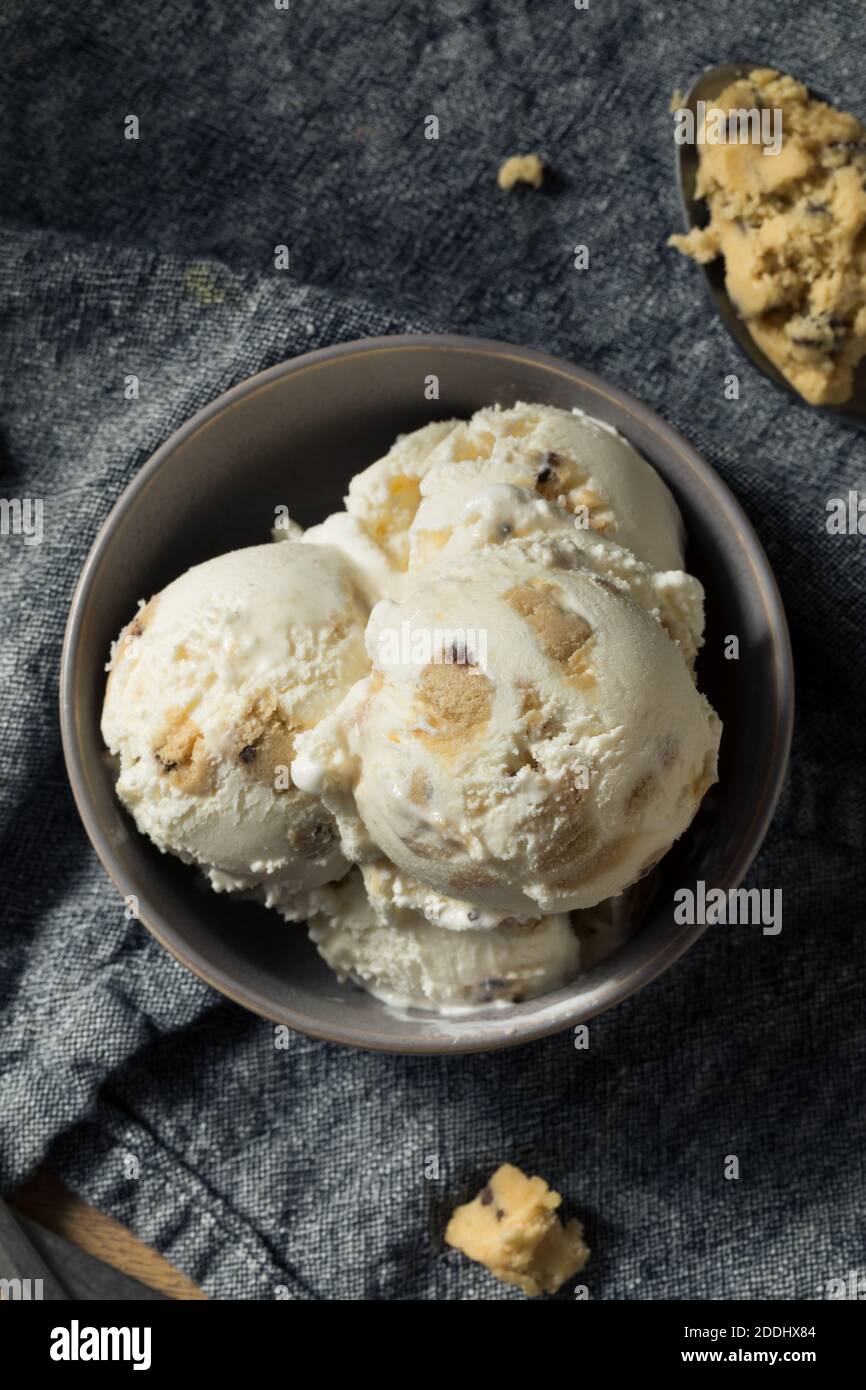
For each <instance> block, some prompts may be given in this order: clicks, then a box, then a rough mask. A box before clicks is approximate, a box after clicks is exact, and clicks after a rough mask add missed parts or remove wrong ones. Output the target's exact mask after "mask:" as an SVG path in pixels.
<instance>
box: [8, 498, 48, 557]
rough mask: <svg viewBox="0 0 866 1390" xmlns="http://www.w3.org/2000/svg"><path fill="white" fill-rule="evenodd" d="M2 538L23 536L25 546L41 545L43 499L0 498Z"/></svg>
mask: <svg viewBox="0 0 866 1390" xmlns="http://www.w3.org/2000/svg"><path fill="white" fill-rule="evenodd" d="M0 536H23V537H24V544H25V545H41V544H42V498H41V497H0Z"/></svg>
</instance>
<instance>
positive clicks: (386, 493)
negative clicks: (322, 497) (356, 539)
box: [345, 420, 459, 570]
mask: <svg viewBox="0 0 866 1390" xmlns="http://www.w3.org/2000/svg"><path fill="white" fill-rule="evenodd" d="M458 424H459V421H457V420H437V421H434V423H433V424H431V425H424V426H423V427H422V428H421V429H419V430H413V431H412V432H411V434H401V435H400V436H399V437H398V439H397V440H396V442H395V443H394V444H393V445H392V446H391V448H390V449H389V450H388V452H387V454H385V456H384V458H381V459H377V460H376V462H375V463H371V464H370V466H369V468H365V469H364V471H363V472H362V473H356V475H355V477H354V478H353V479H352V481H351V482H350V484H349V495H348V497H346V499H345V501H346V511H347V512H348V513H349V515H350V516H352V517H354V518H355V520H356V521H357V522H358V524H359V526H360V527H361V529H362V530H363V532H364V534H365V535H366V536H368V537H369V539H370V540H372V541H373V542H375V544H376V545H377V546H378V547H379V548H380V550H381V551H382V553H383V555H384V556H385V557H386V560H387V562H388V564H389V565H390V566H391V567H392V568H393V569H396V570H405V569H406V567H407V564H408V560H409V526H410V524H411V522H412V518H413V517H414V515H415V513H416V511H417V510H418V503H419V501H420V498H421V479H422V478H423V477H424V474H425V473H426V471H427V467H428V464H429V460H430V455H431V454H432V452H433V450H434V449H435V447H436V445H437V444H440V443H441V442H442V441H443V440H444V439H447V437H448V435H449V434H450V433H451V432H452V430H454V429H455V428H456V427H457V426H458Z"/></svg>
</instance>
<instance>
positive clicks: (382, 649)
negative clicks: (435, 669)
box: [378, 620, 487, 672]
mask: <svg viewBox="0 0 866 1390" xmlns="http://www.w3.org/2000/svg"><path fill="white" fill-rule="evenodd" d="M378 660H379V664H380V665H381V666H382V667H383V668H386V669H387V668H388V667H389V666H390V667H393V666H431V665H432V666H471V667H475V668H477V669H478V670H479V671H481V672H485V671H486V670H487V629H486V628H483V627H479V628H474V627H466V628H464V627H414V628H413V626H412V624H411V623H410V622H408V620H404V621H403V622H402V623H401V624H400V626H399V628H396V627H383V628H382V629H381V631H380V632H379V652H378Z"/></svg>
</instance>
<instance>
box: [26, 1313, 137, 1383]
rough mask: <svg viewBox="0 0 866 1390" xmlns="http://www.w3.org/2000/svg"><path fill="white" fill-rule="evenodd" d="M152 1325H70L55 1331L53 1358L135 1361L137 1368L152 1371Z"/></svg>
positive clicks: (50, 1349) (73, 1323)
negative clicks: (150, 1326)
mask: <svg viewBox="0 0 866 1390" xmlns="http://www.w3.org/2000/svg"><path fill="white" fill-rule="evenodd" d="M150 1339H151V1329H150V1328H149V1327H86V1326H85V1327H82V1326H81V1324H80V1323H79V1321H78V1319H77V1318H73V1319H72V1322H71V1323H70V1325H69V1327H54V1328H52V1330H51V1347H50V1348H49V1355H50V1357H51V1360H52V1361H131V1362H132V1363H133V1366H132V1369H133V1370H134V1371H149V1370H150Z"/></svg>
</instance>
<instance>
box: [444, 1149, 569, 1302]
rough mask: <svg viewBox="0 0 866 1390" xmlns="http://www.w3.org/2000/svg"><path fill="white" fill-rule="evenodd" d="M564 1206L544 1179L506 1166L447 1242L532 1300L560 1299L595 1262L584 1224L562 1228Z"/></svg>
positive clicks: (461, 1215) (456, 1221) (454, 1223)
mask: <svg viewBox="0 0 866 1390" xmlns="http://www.w3.org/2000/svg"><path fill="white" fill-rule="evenodd" d="M561 1202H562V1198H561V1197H560V1195H559V1193H558V1192H551V1190H550V1188H549V1187H548V1185H547V1183H546V1182H545V1181H544V1179H543V1178H528V1177H527V1176H526V1174H525V1173H523V1172H521V1170H520V1169H519V1168H515V1167H514V1166H513V1165H512V1164H511V1163H503V1165H502V1167H501V1168H497V1170H496V1172H495V1173H494V1174H493V1177H492V1178H491V1179H490V1181H489V1183H488V1184H487V1186H486V1187H483V1188H482V1189H481V1191H480V1192H479V1194H478V1196H477V1197H476V1198H475V1200H474V1201H472V1202H468V1203H467V1204H466V1205H465V1206H462V1207H458V1208H457V1210H456V1211H455V1213H454V1215H453V1216H452V1218H451V1220H450V1221H449V1223H448V1229H447V1230H446V1232H445V1240H446V1242H447V1244H448V1245H453V1246H454V1249H455V1250H461V1251H462V1252H463V1254H464V1255H468V1256H469V1258H470V1260H477V1261H478V1263H479V1264H483V1265H486V1266H487V1268H488V1269H489V1270H490V1272H491V1274H495V1275H496V1278H497V1279H501V1280H502V1282H503V1283H504V1284H514V1285H516V1287H517V1288H519V1289H522V1290H523V1292H524V1293H525V1294H528V1295H529V1297H530V1298H535V1297H536V1296H537V1295H538V1294H541V1293H556V1291H557V1289H560V1288H562V1285H563V1284H564V1283H565V1282H566V1280H567V1279H571V1278H573V1277H574V1275H575V1274H577V1273H578V1271H579V1270H581V1269H583V1266H584V1265H585V1264H586V1262H587V1260H588V1259H589V1249H588V1248H587V1246H586V1245H585V1244H584V1240H583V1227H582V1226H581V1224H580V1222H579V1221H577V1220H571V1221H569V1222H568V1223H567V1225H566V1226H564V1227H563V1226H562V1225H560V1222H559V1217H558V1216H557V1214H556V1209H557V1207H558V1206H559V1205H560V1203H561Z"/></svg>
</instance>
